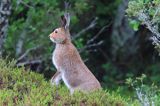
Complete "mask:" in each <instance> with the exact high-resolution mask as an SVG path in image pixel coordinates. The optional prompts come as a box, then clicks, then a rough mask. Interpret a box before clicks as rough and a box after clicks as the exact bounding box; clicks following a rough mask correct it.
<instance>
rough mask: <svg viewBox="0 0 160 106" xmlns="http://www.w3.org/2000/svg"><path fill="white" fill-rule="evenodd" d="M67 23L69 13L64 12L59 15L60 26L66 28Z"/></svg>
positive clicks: (68, 21) (67, 26)
mask: <svg viewBox="0 0 160 106" xmlns="http://www.w3.org/2000/svg"><path fill="white" fill-rule="evenodd" d="M69 24H70V14H69V13H65V14H64V15H63V16H61V26H62V27H63V28H64V29H67V28H69Z"/></svg>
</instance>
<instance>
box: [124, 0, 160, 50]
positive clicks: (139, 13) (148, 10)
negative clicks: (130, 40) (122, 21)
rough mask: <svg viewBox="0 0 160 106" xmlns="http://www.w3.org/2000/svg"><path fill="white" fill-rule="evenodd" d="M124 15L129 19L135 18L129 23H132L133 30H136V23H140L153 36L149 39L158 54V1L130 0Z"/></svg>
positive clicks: (159, 29)
mask: <svg viewBox="0 0 160 106" xmlns="http://www.w3.org/2000/svg"><path fill="white" fill-rule="evenodd" d="M126 13H127V15H128V16H129V17H130V18H133V17H135V18H134V19H132V21H131V22H130V23H133V22H134V24H133V25H132V27H133V29H136V30H137V25H138V24H137V23H139V22H140V24H141V25H145V26H146V28H148V29H149V30H150V31H151V32H152V33H153V34H154V36H152V37H151V39H152V42H153V44H154V45H155V49H157V51H158V52H159V53H160V42H159V37H160V18H159V17H160V0H130V1H129V4H128V8H127V10H126ZM135 23H136V24H135Z"/></svg>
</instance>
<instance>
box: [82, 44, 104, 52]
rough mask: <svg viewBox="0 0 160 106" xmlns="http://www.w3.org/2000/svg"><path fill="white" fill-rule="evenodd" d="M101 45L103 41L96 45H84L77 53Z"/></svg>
mask: <svg viewBox="0 0 160 106" xmlns="http://www.w3.org/2000/svg"><path fill="white" fill-rule="evenodd" d="M102 43H103V41H99V42H98V43H94V44H86V45H85V46H84V47H83V48H81V49H79V53H82V52H83V51H84V50H86V49H89V48H92V47H97V46H99V45H101V44H102ZM94 51H95V50H94Z"/></svg>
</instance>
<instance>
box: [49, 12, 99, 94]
mask: <svg viewBox="0 0 160 106" xmlns="http://www.w3.org/2000/svg"><path fill="white" fill-rule="evenodd" d="M69 23H70V15H69V13H65V14H64V16H61V24H62V26H61V27H60V28H57V29H55V30H54V31H53V32H52V33H51V34H50V35H49V37H50V40H51V41H52V42H54V43H56V47H55V50H54V52H53V56H52V61H53V64H54V65H55V67H56V69H57V72H56V73H55V75H54V76H53V77H52V79H51V83H52V84H53V85H58V84H59V82H60V80H61V79H62V80H63V81H64V83H65V85H66V86H67V88H68V89H69V90H70V93H71V94H73V93H74V91H75V90H79V91H82V92H90V91H94V90H97V89H100V88H101V85H100V83H99V81H98V80H97V79H96V78H95V76H94V75H93V74H92V73H91V71H90V70H89V69H88V68H87V66H86V65H85V64H84V62H83V61H82V59H81V57H80V55H79V53H78V51H77V49H76V47H75V46H74V45H73V44H72V42H71V37H70V31H69Z"/></svg>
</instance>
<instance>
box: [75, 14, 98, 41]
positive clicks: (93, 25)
mask: <svg viewBox="0 0 160 106" xmlns="http://www.w3.org/2000/svg"><path fill="white" fill-rule="evenodd" d="M97 20H98V18H97V17H95V19H94V20H93V21H92V22H91V23H90V24H89V25H88V26H87V27H86V28H84V29H82V30H81V31H80V32H78V33H77V34H76V35H74V37H73V38H72V40H74V39H76V38H78V37H79V36H81V35H82V34H83V33H85V32H87V31H88V30H90V29H92V28H93V27H95V25H96V24H97Z"/></svg>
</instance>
